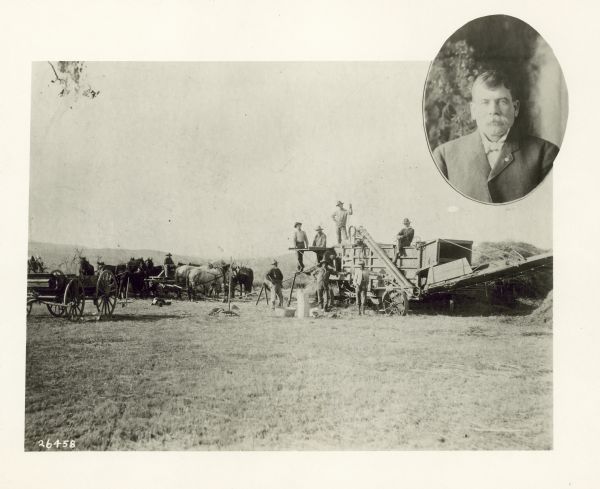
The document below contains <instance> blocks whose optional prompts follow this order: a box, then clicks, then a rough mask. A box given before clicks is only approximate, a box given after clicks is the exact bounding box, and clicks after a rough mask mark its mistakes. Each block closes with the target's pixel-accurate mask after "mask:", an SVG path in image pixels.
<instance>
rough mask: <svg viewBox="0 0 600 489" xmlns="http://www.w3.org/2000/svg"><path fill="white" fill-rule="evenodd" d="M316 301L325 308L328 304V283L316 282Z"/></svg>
mask: <svg viewBox="0 0 600 489" xmlns="http://www.w3.org/2000/svg"><path fill="white" fill-rule="evenodd" d="M317 301H318V303H319V307H321V309H323V310H325V309H327V306H328V304H329V285H328V284H325V283H323V284H317Z"/></svg>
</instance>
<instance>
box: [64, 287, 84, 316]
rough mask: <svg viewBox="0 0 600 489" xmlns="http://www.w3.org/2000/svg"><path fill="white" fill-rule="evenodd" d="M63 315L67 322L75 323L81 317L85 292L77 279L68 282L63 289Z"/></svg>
mask: <svg viewBox="0 0 600 489" xmlns="http://www.w3.org/2000/svg"><path fill="white" fill-rule="evenodd" d="M63 305H64V306H65V314H66V316H67V319H68V320H69V321H77V319H79V318H80V317H81V316H83V308H84V307H85V292H84V290H83V286H82V285H81V282H80V280H79V279H78V278H73V279H71V280H69V283H68V284H67V288H66V289H65V299H64V304H63Z"/></svg>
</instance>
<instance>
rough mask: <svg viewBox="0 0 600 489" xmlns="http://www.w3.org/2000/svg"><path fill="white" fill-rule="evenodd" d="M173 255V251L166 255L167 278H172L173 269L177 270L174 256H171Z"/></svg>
mask: <svg viewBox="0 0 600 489" xmlns="http://www.w3.org/2000/svg"><path fill="white" fill-rule="evenodd" d="M172 256H173V255H171V253H167V254H166V255H165V261H164V263H163V266H164V270H165V278H170V277H171V275H172V273H171V272H172V271H175V263H174V262H173V258H171V257H172Z"/></svg>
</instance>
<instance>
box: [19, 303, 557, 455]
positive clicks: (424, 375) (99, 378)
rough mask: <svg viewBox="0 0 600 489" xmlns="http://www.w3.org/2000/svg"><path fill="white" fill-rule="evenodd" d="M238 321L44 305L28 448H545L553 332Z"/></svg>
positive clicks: (206, 307)
mask: <svg viewBox="0 0 600 489" xmlns="http://www.w3.org/2000/svg"><path fill="white" fill-rule="evenodd" d="M238 306H239V314H240V316H239V317H226V316H218V317H211V316H209V315H208V313H209V311H210V310H211V309H212V308H213V307H215V303H189V302H173V304H172V305H170V306H166V307H163V308H158V307H156V306H151V305H150V301H141V300H138V301H135V302H134V303H133V304H130V305H129V306H128V307H127V308H124V309H117V310H116V316H115V318H114V320H113V321H111V322H97V321H95V320H94V317H93V316H92V315H91V308H92V307H93V306H91V303H87V304H86V308H87V309H86V314H85V316H84V320H83V321H81V322H78V323H69V322H67V321H65V320H61V319H55V318H52V317H51V316H50V315H49V314H48V313H47V311H46V309H45V307H41V306H34V309H33V312H32V315H31V316H30V318H29V319H28V326H27V376H26V408H25V409H26V426H25V450H46V449H45V448H41V447H39V446H38V442H39V441H40V440H50V441H55V440H57V439H59V440H74V441H75V446H76V449H78V450H171V449H186V450H272V449H299V450H305V449H309V450H313V449H316V450H321V449H342V450H347V449H435V450H437V449H550V448H552V330H551V326H550V324H551V322H549V323H543V321H541V320H540V319H539V318H537V319H536V318H535V317H534V316H518V315H517V316H487V317H483V316H472V317H454V316H446V315H434V314H424V313H421V314H418V313H417V314H413V315H410V316H407V317H405V318H398V317H385V316H376V315H375V313H372V315H370V316H367V317H362V318H361V317H359V316H356V315H355V314H354V312H353V311H350V310H342V311H340V312H339V313H338V315H337V317H334V318H332V317H326V318H313V319H305V320H301V319H294V318H289V319H287V318H280V317H274V316H273V315H272V314H271V312H270V310H268V309H267V307H266V305H265V304H264V302H263V303H262V304H261V305H259V306H258V307H255V306H254V305H253V304H251V303H240V304H238Z"/></svg>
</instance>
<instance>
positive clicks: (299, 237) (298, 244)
mask: <svg viewBox="0 0 600 489" xmlns="http://www.w3.org/2000/svg"><path fill="white" fill-rule="evenodd" d="M292 243H293V245H294V248H296V249H298V251H296V256H297V257H298V271H299V272H301V271H302V270H304V251H300V248H308V236H307V235H306V233H305V232H304V231H302V223H301V222H296V223H294V234H293V235H292Z"/></svg>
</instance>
